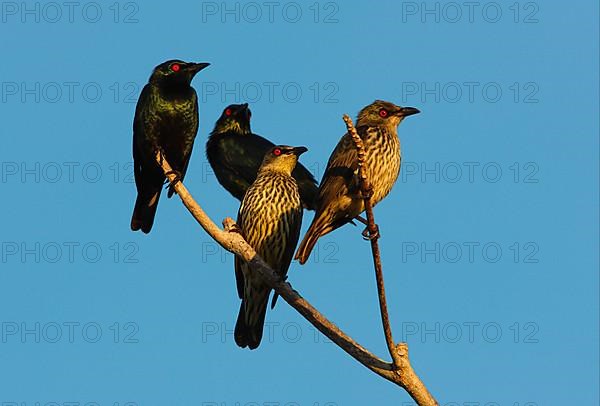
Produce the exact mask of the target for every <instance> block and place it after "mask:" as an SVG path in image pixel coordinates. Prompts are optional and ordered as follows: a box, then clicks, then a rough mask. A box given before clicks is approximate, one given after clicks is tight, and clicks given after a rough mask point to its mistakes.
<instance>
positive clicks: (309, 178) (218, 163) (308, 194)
mask: <svg viewBox="0 0 600 406" xmlns="http://www.w3.org/2000/svg"><path fill="white" fill-rule="evenodd" d="M251 117H252V112H251V111H250V109H249V108H248V104H247V103H244V104H232V105H229V106H227V107H226V108H225V109H224V110H223V113H222V114H221V117H219V119H218V120H217V122H216V123H215V128H214V129H213V131H212V132H211V133H210V136H209V137H208V140H207V142H206V157H207V159H208V162H209V164H210V166H211V167H212V168H213V171H214V172H215V175H216V177H217V180H218V181H219V183H220V184H221V186H223V187H224V188H225V189H226V190H227V191H228V192H229V193H231V194H232V195H233V196H234V197H235V198H236V199H238V200H240V201H241V200H242V199H243V198H244V194H245V193H246V190H248V188H249V187H250V185H251V184H252V182H254V180H255V179H256V175H257V173H258V168H259V167H260V165H261V163H262V161H263V158H264V156H265V153H266V152H267V151H269V150H270V149H271V148H273V147H274V146H275V144H273V143H272V142H271V141H269V140H267V139H266V138H263V137H261V136H260V135H257V134H254V133H252V130H251V128H250V118H251ZM292 176H293V177H294V178H295V179H296V182H297V183H298V188H299V189H300V198H301V199H302V202H303V204H304V207H305V208H307V209H309V210H314V208H315V200H316V197H317V192H318V185H317V181H316V180H315V178H314V176H313V175H312V174H311V173H310V171H309V170H308V169H306V168H305V167H304V165H302V164H301V163H298V164H297V165H296V167H295V168H294V170H293V171H292Z"/></svg>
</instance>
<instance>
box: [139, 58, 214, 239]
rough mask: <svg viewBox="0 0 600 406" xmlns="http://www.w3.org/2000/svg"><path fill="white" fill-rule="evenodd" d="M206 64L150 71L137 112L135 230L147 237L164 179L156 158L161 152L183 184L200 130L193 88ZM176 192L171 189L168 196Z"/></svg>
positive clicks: (179, 64)
mask: <svg viewBox="0 0 600 406" xmlns="http://www.w3.org/2000/svg"><path fill="white" fill-rule="evenodd" d="M208 65H209V64H208V63H191V62H184V61H180V60H170V61H167V62H164V63H161V64H160V65H158V66H157V67H156V68H154V71H153V72H152V75H151V76H150V80H149V81H148V84H146V86H144V89H143V90H142V93H141V95H140V98H139V100H138V102H137V106H136V108H135V118H134V120H133V167H134V175H135V185H136V187H137V193H138V194H137V199H136V201H135V207H134V209H133V216H132V217H131V229H132V230H133V231H137V230H140V229H141V230H142V231H143V232H144V233H149V232H150V230H151V229H152V224H153V223H154V216H155V214H156V207H157V205H158V199H159V198H160V192H161V189H162V186H163V184H164V182H165V180H166V178H165V175H164V173H163V171H162V169H161V168H160V167H159V166H158V165H157V163H156V159H155V153H156V151H157V150H159V149H160V150H162V152H163V154H164V156H165V158H166V160H167V162H169V164H171V167H172V168H173V170H174V171H175V172H176V173H177V175H178V176H179V178H180V179H181V180H183V177H184V176H185V172H186V170H187V167H188V163H189V161H190V155H191V153H192V146H193V145H194V138H195V137H196V132H197V131H198V98H197V96H196V91H195V90H194V88H193V87H192V86H191V82H192V79H193V78H194V75H196V73H198V72H199V71H201V70H202V69H204V68H206V67H207V66H208ZM173 192H174V190H173V189H172V188H169V193H168V197H171V196H172V195H173Z"/></svg>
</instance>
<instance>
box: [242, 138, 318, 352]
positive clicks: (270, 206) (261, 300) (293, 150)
mask: <svg viewBox="0 0 600 406" xmlns="http://www.w3.org/2000/svg"><path fill="white" fill-rule="evenodd" d="M306 151H307V149H306V148H304V147H289V146H285V145H278V146H275V147H273V148H271V149H270V150H269V151H268V152H267V153H266V154H265V156H264V160H263V162H262V165H261V166H260V169H259V171H258V176H257V178H256V180H255V181H254V183H252V185H251V186H250V187H249V188H248V191H247V192H246V195H245V196H244V199H243V200H242V204H241V206H240V210H239V213H238V218H237V225H238V227H239V229H240V232H241V234H242V236H243V237H244V238H245V239H246V241H248V243H249V244H250V245H251V246H252V247H253V248H254V249H255V250H256V253H257V254H258V255H260V257H261V258H262V259H264V260H265V262H266V263H267V264H269V266H270V267H271V268H272V269H273V270H274V271H275V272H277V274H279V275H280V276H281V277H282V278H285V275H286V274H287V271H288V268H289V266H290V262H292V257H293V256H294V250H295V249H296V244H297V243H298V238H299V236H300V226H301V225H302V203H301V201H300V194H299V192H298V185H297V184H296V181H295V180H294V178H293V177H292V176H291V174H292V171H293V169H294V167H295V166H296V163H297V161H298V156H299V155H300V154H302V153H304V152H306ZM235 277H236V281H237V290H238V295H239V297H240V299H242V304H241V306H240V312H239V315H238V318H237V322H236V325H235V331H234V338H235V342H236V343H237V345H239V346H240V347H242V348H244V347H248V348H250V349H251V350H253V349H255V348H257V347H258V346H259V344H260V340H261V339H262V334H263V326H264V322H265V314H266V311H267V305H268V302H269V294H270V293H271V288H269V286H268V285H267V284H265V283H264V282H263V281H262V280H261V278H260V276H259V275H257V274H255V273H254V272H253V271H252V269H250V267H249V266H248V264H247V263H246V262H244V261H243V260H242V259H240V258H238V257H236V258H235ZM276 300H277V294H275V295H274V296H273V301H272V302H271V308H273V306H275V301H276Z"/></svg>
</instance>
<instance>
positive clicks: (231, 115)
mask: <svg viewBox="0 0 600 406" xmlns="http://www.w3.org/2000/svg"><path fill="white" fill-rule="evenodd" d="M250 117H252V112H251V111H250V109H249V108H248V103H244V104H231V105H229V106H227V107H226V108H225V110H223V113H222V114H221V117H219V119H218V120H217V123H216V124H215V129H214V130H213V133H224V132H227V131H232V132H235V133H240V134H250V133H251V132H252V131H251V130H250Z"/></svg>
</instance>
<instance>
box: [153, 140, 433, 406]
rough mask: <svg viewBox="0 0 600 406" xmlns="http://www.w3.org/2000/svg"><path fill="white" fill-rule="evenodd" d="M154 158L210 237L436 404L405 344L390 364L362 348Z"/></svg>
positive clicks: (376, 368) (360, 354)
mask: <svg viewBox="0 0 600 406" xmlns="http://www.w3.org/2000/svg"><path fill="white" fill-rule="evenodd" d="M155 158H156V162H157V163H158V164H159V166H160V167H161V168H162V170H163V172H164V173H165V176H166V177H167V179H168V180H169V182H170V183H171V186H173V189H175V192H177V195H178V196H179V197H180V198H181V201H182V202H183V204H184V205H185V207H186V208H187V209H188V210H189V211H190V213H191V214H192V216H193V217H194V218H195V219H196V221H197V222H198V223H199V224H200V226H202V228H203V229H204V230H205V231H206V232H207V233H208V235H210V236H211V238H213V239H214V240H215V241H216V242H217V243H219V245H221V246H222V247H223V248H224V249H226V250H227V251H230V252H232V253H234V254H235V255H237V256H239V257H240V258H242V259H243V260H244V261H246V262H248V264H249V265H250V267H251V269H252V270H253V271H256V272H257V273H258V274H259V275H260V276H261V277H262V278H263V280H264V281H265V282H266V283H267V284H268V285H269V286H270V287H271V288H272V289H273V290H275V292H277V294H278V295H279V296H281V297H282V298H283V300H285V301H286V302H287V303H288V304H289V305H290V306H292V307H293V308H294V309H296V311H298V313H300V314H301V315H302V316H303V317H304V318H305V319H306V320H308V322H309V323H311V324H312V325H313V326H315V328H317V329H318V330H319V331H320V332H321V333H323V334H324V335H325V336H327V337H328V338H329V339H330V340H331V341H333V342H334V343H335V344H336V345H337V346H338V347H340V348H341V349H342V350H344V351H345V352H346V353H348V354H349V355H350V356H351V357H353V358H354V359H356V360H357V361H358V362H360V363H361V364H363V365H364V366H366V367H367V368H369V369H370V370H371V371H373V372H374V373H376V374H377V375H379V376H381V377H383V378H385V379H387V380H389V381H391V382H393V383H395V384H396V385H398V386H401V387H402V388H404V389H405V390H406V391H407V392H408V393H409V395H410V396H411V397H412V398H413V399H414V401H415V402H416V403H417V404H418V405H427V406H430V405H431V406H433V405H437V402H436V401H435V399H434V398H433V397H432V396H431V394H430V393H429V392H428V391H427V389H426V388H425V385H423V383H422V382H421V380H420V379H419V377H418V376H417V375H416V374H415V373H414V371H413V369H412V367H411V365H410V361H409V358H408V347H407V346H406V345H405V344H399V345H398V347H397V348H396V350H397V352H398V357H399V364H397V363H396V362H394V364H390V363H389V362H386V361H384V360H382V359H380V358H378V357H377V356H375V355H373V354H372V353H371V352H369V351H368V350H366V349H365V348H364V347H362V346H361V345H360V344H358V343H357V342H356V341H354V340H353V339H352V338H351V337H350V336H348V335H347V334H345V333H344V332H343V331H342V330H340V329H339V328H338V327H337V326H336V325H335V324H333V323H332V322H330V321H329V320H328V319H327V318H326V317H325V316H323V315H322V314H321V313H320V312H319V311H318V310H317V309H315V308H314V307H313V306H312V305H311V304H310V303H308V302H307V301H306V300H305V299H304V298H303V297H302V296H300V294H299V293H298V292H296V291H295V290H294V289H293V288H292V286H291V285H290V284H289V283H288V282H285V281H283V280H281V278H280V277H279V276H278V275H277V273H275V271H273V269H271V268H270V267H269V266H268V265H267V264H266V263H265V262H264V261H263V259H262V258H261V257H260V256H258V255H257V254H256V251H254V249H253V248H252V247H251V246H250V245H249V244H248V243H247V242H246V240H244V238H243V237H242V236H241V235H240V234H239V233H237V232H232V231H233V230H235V228H236V226H235V222H234V221H233V219H231V218H229V217H228V218H226V219H225V220H223V226H224V229H221V228H220V227H218V226H217V225H216V224H215V223H214V222H213V221H212V220H211V219H210V217H208V215H207V214H206V213H205V212H204V210H202V208H201V207H200V206H199V205H198V203H197V202H196V201H195V200H194V198H193V197H192V195H191V194H190V193H189V192H188V190H187V188H186V187H185V186H184V184H183V183H182V182H181V181H180V180H179V179H178V178H177V175H176V174H175V173H174V172H173V171H172V168H171V166H170V165H169V163H168V162H167V160H166V159H164V157H163V156H162V155H161V153H160V151H158V152H157V153H156V157H155Z"/></svg>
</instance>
